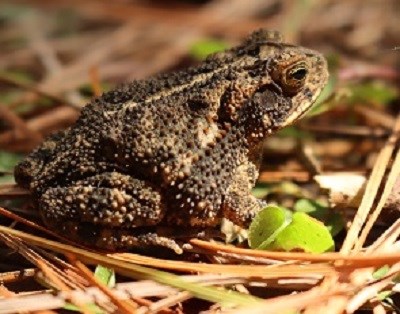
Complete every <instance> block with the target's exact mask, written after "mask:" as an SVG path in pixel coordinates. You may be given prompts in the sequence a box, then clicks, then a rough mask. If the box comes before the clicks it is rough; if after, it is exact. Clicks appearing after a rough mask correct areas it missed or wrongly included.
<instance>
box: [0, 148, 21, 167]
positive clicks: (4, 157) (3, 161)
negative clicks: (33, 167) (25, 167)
mask: <svg viewBox="0 0 400 314" xmlns="http://www.w3.org/2000/svg"><path fill="white" fill-rule="evenodd" d="M21 159H22V155H20V154H14V153H9V152H6V151H4V150H0V171H13V169H14V166H15V165H16V164H17V163H18V162H19V161H20V160H21Z"/></svg>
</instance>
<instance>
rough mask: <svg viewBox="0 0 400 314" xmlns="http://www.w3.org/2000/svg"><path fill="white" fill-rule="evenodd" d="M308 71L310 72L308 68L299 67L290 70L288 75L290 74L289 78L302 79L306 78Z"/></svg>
mask: <svg viewBox="0 0 400 314" xmlns="http://www.w3.org/2000/svg"><path fill="white" fill-rule="evenodd" d="M307 73H308V72H307V69H306V68H297V69H295V70H293V71H290V72H289V73H288V76H289V79H292V80H297V81H302V80H304V79H305V78H306V75H307Z"/></svg>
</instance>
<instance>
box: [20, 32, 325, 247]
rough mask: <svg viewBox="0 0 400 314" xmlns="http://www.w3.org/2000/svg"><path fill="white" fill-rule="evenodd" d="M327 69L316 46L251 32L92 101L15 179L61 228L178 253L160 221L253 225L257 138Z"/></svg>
mask: <svg viewBox="0 0 400 314" xmlns="http://www.w3.org/2000/svg"><path fill="white" fill-rule="evenodd" d="M327 77H328V74H327V67H326V62H325V59H324V58H323V57H322V56H321V55H320V54H318V53H317V52H315V51H312V50H308V49H305V48H302V47H297V46H293V45H290V44H286V43H283V42H282V39H281V37H280V35H279V34H278V33H276V32H269V31H266V30H259V31H256V32H254V33H253V34H251V36H249V38H247V39H246V40H245V41H244V42H243V43H242V44H241V45H240V46H237V47H235V48H232V49H230V50H227V51H225V52H222V53H217V54H214V55H211V56H210V57H208V58H207V59H206V60H205V61H204V62H203V63H202V64H200V65H199V66H197V67H194V68H190V69H187V70H185V71H182V72H176V73H168V74H163V75H159V76H156V77H153V78H150V79H147V80H142V81H135V82H133V83H130V84H126V85H123V86H121V87H120V88H118V89H116V90H113V91H111V92H107V93H105V94H104V95H103V96H101V97H99V98H97V99H94V100H93V101H92V102H91V103H89V104H88V105H87V106H86V107H85V108H84V109H83V110H82V113H81V116H80V118H79V120H78V121H77V122H76V124H75V125H74V126H72V127H71V128H70V129H68V130H66V131H64V132H62V133H59V134H56V135H54V136H52V137H51V138H49V139H48V140H47V141H45V142H44V143H43V144H42V146H41V147H39V148H38V149H36V150H35V151H34V152H33V153H31V154H30V155H29V156H28V157H27V158H26V159H25V160H24V161H22V162H21V163H20V164H19V165H18V166H17V167H16V169H15V178H16V181H17V182H18V184H20V185H21V186H23V187H26V188H28V189H30V191H31V192H32V195H33V197H34V199H35V201H36V203H37V206H38V207H39V209H40V212H41V214H42V216H43V219H44V221H45V223H46V224H47V225H48V226H50V227H51V228H53V229H54V230H55V231H57V232H59V233H60V234H62V235H66V236H68V237H70V238H72V239H75V240H78V241H81V242H83V243H85V244H89V245H94V246H97V247H100V248H105V249H110V250H126V249H131V248H135V247H145V246H165V247H168V248H170V249H173V250H175V251H176V252H180V251H181V248H180V247H179V246H178V245H177V243H176V242H175V241H174V240H173V239H171V238H170V237H169V236H168V234H167V235H166V236H165V235H164V234H163V232H162V227H163V226H182V227H191V228H198V229H201V228H206V227H214V226H216V225H218V224H219V223H220V221H221V218H223V217H226V218H228V219H230V220H232V221H233V222H234V223H236V224H238V225H241V226H244V227H247V226H248V225H249V223H250V221H251V219H252V218H253V217H254V215H255V214H256V213H257V212H258V211H259V210H260V208H261V205H260V202H259V201H258V200H257V199H255V198H254V197H253V196H252V195H251V194H250V191H251V188H252V187H253V186H254V184H255V182H256V179H257V176H258V169H259V162H260V158H261V144H262V141H263V140H264V139H265V137H267V136H268V134H271V133H273V132H275V131H276V130H278V129H280V128H282V127H284V126H285V125H288V124H290V123H292V122H294V121H295V120H297V119H298V118H299V117H300V116H301V115H303V114H304V112H305V111H306V110H307V109H309V107H310V106H311V104H312V103H313V101H314V100H315V99H316V97H317V96H318V94H319V93H320V91H321V89H322V88H323V86H324V85H325V84H326V81H327ZM160 230H161V231H160Z"/></svg>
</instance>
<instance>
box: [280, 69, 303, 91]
mask: <svg viewBox="0 0 400 314" xmlns="http://www.w3.org/2000/svg"><path fill="white" fill-rule="evenodd" d="M307 74H308V68H307V64H306V63H305V62H298V63H295V64H292V65H290V66H289V67H287V68H286V69H282V75H281V77H280V81H281V87H282V90H283V91H284V92H286V93H287V94H289V95H292V94H297V93H298V92H299V91H300V90H301V89H302V88H303V86H304V84H305V81H306V78H307Z"/></svg>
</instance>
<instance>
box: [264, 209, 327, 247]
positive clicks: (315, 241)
mask: <svg viewBox="0 0 400 314" xmlns="http://www.w3.org/2000/svg"><path fill="white" fill-rule="evenodd" d="M292 219H293V220H292V223H291V224H290V225H289V226H287V227H286V228H285V229H284V230H282V232H281V233H280V234H279V235H278V236H277V237H276V240H275V241H274V242H273V243H271V246H270V247H269V249H272V250H283V251H304V252H308V253H323V252H327V251H333V249H334V248H335V243H334V241H333V238H332V235H331V234H330V232H329V230H328V229H327V228H326V227H325V226H324V224H323V223H322V222H320V221H318V220H316V219H315V218H312V217H311V216H309V215H307V214H305V213H294V214H293V217H292Z"/></svg>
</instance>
